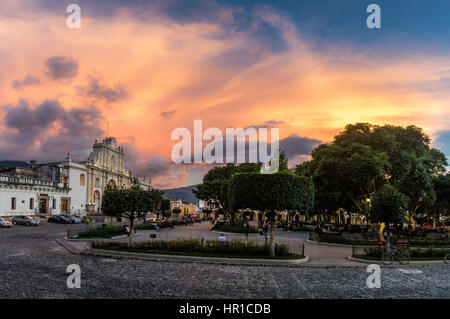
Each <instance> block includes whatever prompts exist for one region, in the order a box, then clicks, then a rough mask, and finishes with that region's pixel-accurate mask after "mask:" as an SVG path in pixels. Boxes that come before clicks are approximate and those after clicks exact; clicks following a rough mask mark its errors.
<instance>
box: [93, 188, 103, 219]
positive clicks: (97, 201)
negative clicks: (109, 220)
mask: <svg viewBox="0 0 450 319" xmlns="http://www.w3.org/2000/svg"><path fill="white" fill-rule="evenodd" d="M94 203H95V213H96V214H100V209H101V207H102V195H101V194H100V191H98V190H96V191H95V192H94Z"/></svg>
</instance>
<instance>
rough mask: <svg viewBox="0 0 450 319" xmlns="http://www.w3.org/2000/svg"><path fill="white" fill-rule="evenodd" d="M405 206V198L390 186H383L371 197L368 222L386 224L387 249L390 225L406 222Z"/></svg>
mask: <svg viewBox="0 0 450 319" xmlns="http://www.w3.org/2000/svg"><path fill="white" fill-rule="evenodd" d="M406 206H407V201H406V196H405V195H403V194H402V193H400V192H399V191H398V190H397V189H396V188H395V187H394V186H392V185H390V184H385V185H384V186H383V188H382V189H381V190H380V191H379V192H377V193H375V195H374V196H373V200H372V208H371V210H370V220H371V221H372V222H378V223H385V224H386V226H387V233H388V235H387V237H388V238H387V242H388V245H387V247H388V249H389V247H390V239H391V237H390V224H399V223H404V222H405V221H406V209H405V208H406ZM380 237H381V234H380Z"/></svg>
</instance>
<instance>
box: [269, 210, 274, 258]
mask: <svg viewBox="0 0 450 319" xmlns="http://www.w3.org/2000/svg"><path fill="white" fill-rule="evenodd" d="M269 255H270V257H275V213H272V214H271V216H270V240H269Z"/></svg>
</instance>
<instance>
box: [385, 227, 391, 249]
mask: <svg viewBox="0 0 450 319" xmlns="http://www.w3.org/2000/svg"><path fill="white" fill-rule="evenodd" d="M390 225H391V223H387V232H386V233H387V244H386V246H387V247H386V250H387V252H390V251H391V226H390Z"/></svg>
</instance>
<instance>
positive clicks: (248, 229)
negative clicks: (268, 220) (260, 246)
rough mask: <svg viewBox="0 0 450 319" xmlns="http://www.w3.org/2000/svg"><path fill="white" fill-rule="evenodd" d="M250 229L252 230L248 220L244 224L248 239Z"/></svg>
mask: <svg viewBox="0 0 450 319" xmlns="http://www.w3.org/2000/svg"><path fill="white" fill-rule="evenodd" d="M249 231H250V225H249V224H248V222H247V221H246V222H245V224H244V235H245V237H247V239H248V233H249Z"/></svg>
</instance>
